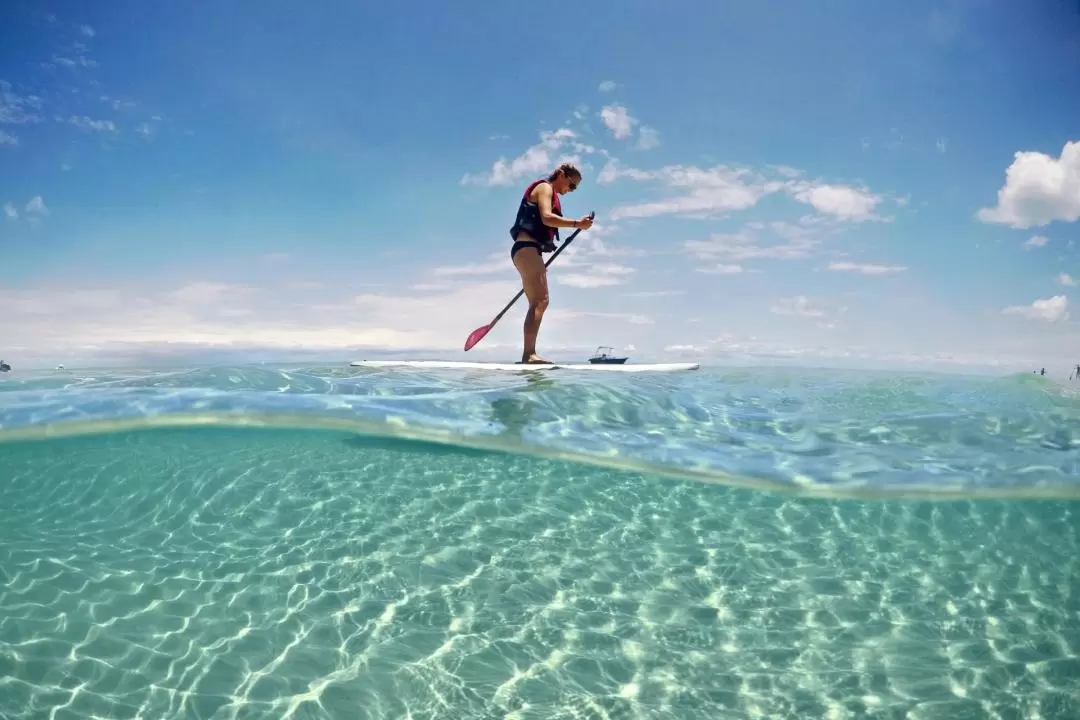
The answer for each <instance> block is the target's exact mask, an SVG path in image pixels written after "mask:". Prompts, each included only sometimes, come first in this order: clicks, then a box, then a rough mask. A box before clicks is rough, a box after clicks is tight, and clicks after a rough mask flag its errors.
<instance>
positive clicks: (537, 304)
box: [510, 163, 593, 363]
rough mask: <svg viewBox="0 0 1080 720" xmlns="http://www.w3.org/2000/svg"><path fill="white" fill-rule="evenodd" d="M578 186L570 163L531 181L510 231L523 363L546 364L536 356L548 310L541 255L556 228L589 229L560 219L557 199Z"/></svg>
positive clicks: (551, 244)
mask: <svg viewBox="0 0 1080 720" xmlns="http://www.w3.org/2000/svg"><path fill="white" fill-rule="evenodd" d="M579 184H581V172H580V171H579V170H578V169H577V168H576V167H574V166H573V165H571V164H570V163H563V164H562V165H560V166H559V167H557V168H555V170H554V171H553V172H552V173H551V174H550V175H548V176H547V177H546V178H543V179H541V180H535V181H533V182H532V183H530V184H529V186H528V187H527V188H526V189H525V194H524V195H523V196H522V198H521V204H520V205H518V211H517V217H516V218H514V225H513V227H511V228H510V237H511V238H513V240H514V244H513V246H512V247H511V248H510V259H511V260H512V261H513V263H514V267H516V268H517V271H518V274H519V275H521V286H522V288H523V289H524V290H525V297H526V298H528V300H529V309H528V310H527V311H526V312H525V346H524V348H523V349H522V353H521V362H523V363H550V361H549V360H545V359H543V358H542V357H540V356H539V355H537V354H536V336H537V334H538V333H539V332H540V321H541V320H542V319H543V317H544V311H545V310H547V306H548V284H547V268H546V267H545V266H544V259H543V255H542V253H546V252H554V250H555V240H557V239H558V237H559V228H581V229H582V230H588V229H589V228H590V227H592V222H593V221H592V218H590V217H589V216H585V217H583V218H579V219H577V220H568V219H566V218H564V217H563V216H562V203H561V202H560V201H559V196H560V195H565V194H566V193H568V192H573V191H574V190H576V189H577V186H578V185H579Z"/></svg>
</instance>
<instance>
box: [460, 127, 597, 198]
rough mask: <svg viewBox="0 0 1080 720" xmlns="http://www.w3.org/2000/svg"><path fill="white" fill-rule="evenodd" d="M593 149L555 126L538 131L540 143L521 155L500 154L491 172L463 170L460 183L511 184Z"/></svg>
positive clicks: (567, 131)
mask: <svg viewBox="0 0 1080 720" xmlns="http://www.w3.org/2000/svg"><path fill="white" fill-rule="evenodd" d="M589 152H595V148H593V147H591V146H589V145H587V144H585V143H582V142H580V141H579V140H578V135H577V133H575V132H574V131H573V130H570V129H569V128H559V129H558V130H551V131H547V132H543V133H541V134H540V142H538V143H537V144H535V145H533V146H532V147H530V148H528V149H527V150H525V152H523V153H522V154H521V155H519V156H517V157H516V158H513V159H512V160H507V159H506V158H503V157H500V158H499V159H498V160H496V161H495V163H494V164H493V165H492V166H491V171H490V172H487V173H483V174H480V175H474V174H471V173H466V174H465V175H464V176H463V177H462V178H461V184H462V185H487V186H494V185H512V184H513V183H515V182H518V181H520V180H521V179H522V178H525V177H535V176H538V175H541V174H544V173H547V172H550V171H551V170H553V169H554V168H555V167H557V166H558V165H560V164H561V163H564V162H573V163H580V161H581V156H580V154H581V153H589Z"/></svg>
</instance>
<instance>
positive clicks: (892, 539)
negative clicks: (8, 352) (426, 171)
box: [0, 365, 1080, 720]
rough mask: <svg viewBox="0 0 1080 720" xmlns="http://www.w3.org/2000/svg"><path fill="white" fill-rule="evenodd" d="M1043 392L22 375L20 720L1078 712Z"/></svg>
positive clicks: (1071, 485)
mask: <svg viewBox="0 0 1080 720" xmlns="http://www.w3.org/2000/svg"><path fill="white" fill-rule="evenodd" d="M1078 449H1080V396H1078V393H1077V392H1076V391H1074V390H1071V389H1070V388H1069V387H1067V384H1065V383H1057V382H1054V381H1050V380H1046V379H1043V378H1041V377H1037V376H1033V375H1024V374H1021V375H1014V376H1005V377H964V376H957V375H929V374H887V373H867V372H853V371H826V370H821V371H807V370H790V369H780V368H777V369H739V368H716V367H703V368H702V369H701V370H699V371H695V372H687V373H675V374H667V375H665V374H655V375H654V374H649V373H643V374H618V373H589V372H576V371H564V370H555V371H551V370H549V371H542V370H531V369H522V370H521V371H515V372H487V371H475V370H453V371H446V370H444V371H437V372H432V371H422V370H402V369H392V370H388V369H368V368H353V367H349V366H347V365H344V366H331V365H311V366H290V367H278V366H245V367H223V368H202V369H198V368H196V369H185V370H174V371H160V370H146V371H127V370H125V371H117V370H101V371H94V372H90V371H80V370H75V371H72V370H66V371H58V372H53V371H49V372H36V373H27V372H20V373H12V374H11V375H10V376H7V377H5V378H3V379H2V380H0V513H2V517H3V518H4V521H3V523H0V579H2V585H0V588H2V589H0V717H3V718H39V717H40V718H53V719H55V720H74V719H75V718H110V719H112V718H155V719H156V718H162V719H164V718H221V719H225V718H264V717H274V718H328V719H329V718H349V719H361V720H377V719H383V718H411V719H413V720H418V719H420V718H482V719H487V718H492V719H493V718H512V719H515V720H523V719H525V718H529V719H532V718H536V719H537V720H539V719H541V718H543V719H560V720H562V719H565V720H570V719H574V720H584V719H588V720H604V719H612V720H615V719H618V720H629V719H631V718H679V719H696V718H829V719H839V718H898V719H899V718H912V719H916V718H918V719H930V718H940V719H942V720H945V719H948V720H958V719H965V720H966V719H971V720H974V719H977V718H1002V719H1004V718H1009V719H1011V718H1032V719H1034V718H1041V719H1042V720H1056V719H1058V718H1060V719H1062V720H1064V719H1067V718H1076V717H1080V515H1078V510H1080V505H1078V504H1077V502H1076V501H1077V498H1078V497H1080V452H1078Z"/></svg>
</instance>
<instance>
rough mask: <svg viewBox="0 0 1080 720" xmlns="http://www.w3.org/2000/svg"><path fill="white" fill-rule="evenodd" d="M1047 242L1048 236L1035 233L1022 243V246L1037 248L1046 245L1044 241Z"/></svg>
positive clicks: (1048, 240)
mask: <svg viewBox="0 0 1080 720" xmlns="http://www.w3.org/2000/svg"><path fill="white" fill-rule="evenodd" d="M1048 242H1050V238H1048V237H1046V236H1045V235H1035V236H1034V237H1032V238H1031V239H1030V240H1028V241H1027V242H1026V243H1024V246H1025V247H1029V248H1037V247H1042V246H1043V245H1046V243H1048Z"/></svg>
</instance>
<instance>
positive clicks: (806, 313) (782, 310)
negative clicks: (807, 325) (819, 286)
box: [769, 295, 828, 318]
mask: <svg viewBox="0 0 1080 720" xmlns="http://www.w3.org/2000/svg"><path fill="white" fill-rule="evenodd" d="M769 312H771V313H773V314H774V315H794V316H797V317H805V318H823V317H825V316H826V315H828V313H827V312H826V310H825V308H824V307H822V306H819V305H816V304H815V303H814V301H812V300H811V299H810V298H808V297H806V296H805V295H796V296H795V297H789V298H781V299H780V300H777V301H776V302H775V303H774V304H773V305H772V307H770V308H769Z"/></svg>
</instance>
